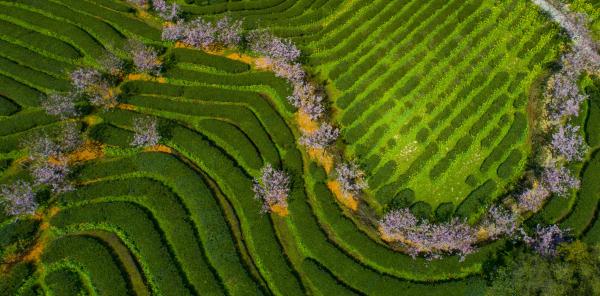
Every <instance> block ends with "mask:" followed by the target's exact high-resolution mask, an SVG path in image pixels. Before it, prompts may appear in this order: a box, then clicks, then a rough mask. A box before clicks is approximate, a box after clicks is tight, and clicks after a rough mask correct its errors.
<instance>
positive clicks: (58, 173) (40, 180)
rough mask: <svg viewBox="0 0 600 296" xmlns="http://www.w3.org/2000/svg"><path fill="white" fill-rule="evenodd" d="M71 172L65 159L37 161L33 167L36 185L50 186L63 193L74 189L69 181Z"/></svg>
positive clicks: (56, 191)
mask: <svg viewBox="0 0 600 296" xmlns="http://www.w3.org/2000/svg"><path fill="white" fill-rule="evenodd" d="M70 173H71V169H70V168H69V166H68V164H67V161H66V160H64V159H60V160H52V161H36V162H34V163H33V165H32V167H31V175H32V176H33V179H34V181H35V185H38V186H44V185H45V186H48V187H50V190H51V191H52V192H54V193H63V192H68V191H72V190H73V186H72V185H71V183H70V182H69V181H68V176H69V174H70Z"/></svg>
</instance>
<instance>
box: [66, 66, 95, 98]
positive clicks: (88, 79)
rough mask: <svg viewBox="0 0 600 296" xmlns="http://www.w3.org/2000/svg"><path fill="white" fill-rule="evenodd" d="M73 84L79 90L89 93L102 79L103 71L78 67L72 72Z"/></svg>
mask: <svg viewBox="0 0 600 296" xmlns="http://www.w3.org/2000/svg"><path fill="white" fill-rule="evenodd" d="M70 77H71V84H72V85H73V87H74V88H75V90H76V91H77V92H80V93H88V92H90V90H91V89H93V88H95V86H96V85H98V84H99V83H101V81H102V73H100V72H99V71H98V70H96V69H92V68H78V69H76V70H74V71H73V72H71V75H70Z"/></svg>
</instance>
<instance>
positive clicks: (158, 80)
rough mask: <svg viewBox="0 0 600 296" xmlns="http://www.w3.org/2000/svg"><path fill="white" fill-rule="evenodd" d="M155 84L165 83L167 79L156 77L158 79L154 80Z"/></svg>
mask: <svg viewBox="0 0 600 296" xmlns="http://www.w3.org/2000/svg"><path fill="white" fill-rule="evenodd" d="M156 82H158V83H167V78H165V77H158V78H156Z"/></svg>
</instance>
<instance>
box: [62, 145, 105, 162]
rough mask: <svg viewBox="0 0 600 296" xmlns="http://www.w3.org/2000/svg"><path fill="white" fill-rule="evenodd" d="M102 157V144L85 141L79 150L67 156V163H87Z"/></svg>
mask: <svg viewBox="0 0 600 296" xmlns="http://www.w3.org/2000/svg"><path fill="white" fill-rule="evenodd" d="M102 156H104V152H103V149H102V144H100V143H97V142H92V141H89V140H88V141H86V142H85V143H84V144H83V145H82V146H81V147H80V148H79V149H77V150H76V151H75V152H73V153H71V154H70V155H69V161H72V162H78V161H87V160H92V159H96V158H100V157H102Z"/></svg>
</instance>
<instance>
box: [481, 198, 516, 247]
mask: <svg viewBox="0 0 600 296" xmlns="http://www.w3.org/2000/svg"><path fill="white" fill-rule="evenodd" d="M517 218H518V217H517V215H515V213H513V212H512V211H509V210H507V209H504V208H502V207H499V206H493V207H491V208H490V209H489V210H488V213H487V216H486V218H485V220H484V222H483V224H482V226H483V228H484V229H485V230H486V231H487V232H488V236H489V238H491V239H496V238H499V237H500V236H502V235H513V234H514V233H515V230H517Z"/></svg>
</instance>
